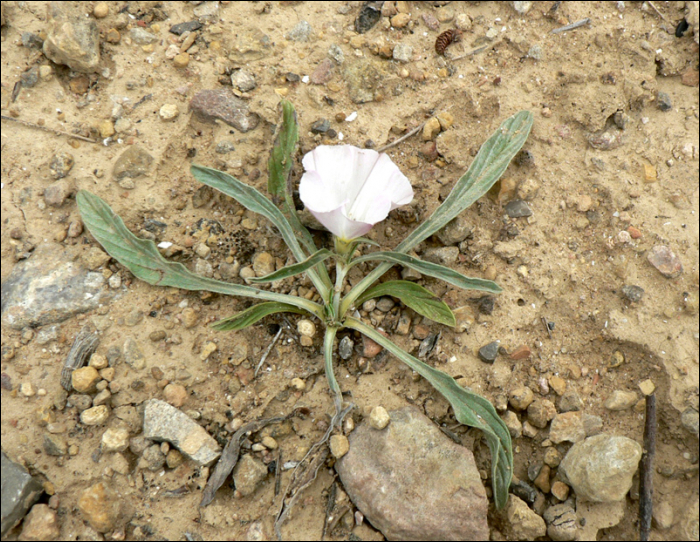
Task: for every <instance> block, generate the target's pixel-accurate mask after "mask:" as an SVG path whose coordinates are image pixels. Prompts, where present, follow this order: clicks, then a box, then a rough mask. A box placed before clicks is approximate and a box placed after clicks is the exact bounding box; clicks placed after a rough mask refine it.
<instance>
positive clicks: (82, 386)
mask: <svg viewBox="0 0 700 542" xmlns="http://www.w3.org/2000/svg"><path fill="white" fill-rule="evenodd" d="M99 380H100V373H98V372H97V369H95V368H94V367H89V366H88V367H81V368H80V369H76V370H75V371H73V373H72V374H71V385H72V386H73V389H74V390H75V391H77V392H78V393H90V392H93V391H95V385H96V384H97V382H98V381H99Z"/></svg>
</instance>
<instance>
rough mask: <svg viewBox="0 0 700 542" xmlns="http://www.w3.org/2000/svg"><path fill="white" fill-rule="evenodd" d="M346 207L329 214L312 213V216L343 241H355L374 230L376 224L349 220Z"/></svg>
mask: <svg viewBox="0 0 700 542" xmlns="http://www.w3.org/2000/svg"><path fill="white" fill-rule="evenodd" d="M344 207H345V206H342V207H339V208H338V209H335V210H334V211H331V212H328V213H319V212H316V211H311V214H313V215H314V216H315V217H316V220H318V221H319V222H320V223H321V224H323V225H324V226H325V227H326V228H327V229H328V231H330V232H331V233H332V234H333V235H335V236H336V237H340V238H341V239H355V238H356V237H361V236H363V235H365V234H366V233H367V232H368V231H369V230H371V229H372V226H374V224H367V223H365V222H357V221H355V220H350V219H349V218H347V217H346V216H345V214H344V213H345V208H344Z"/></svg>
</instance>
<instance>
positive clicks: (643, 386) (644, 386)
mask: <svg viewBox="0 0 700 542" xmlns="http://www.w3.org/2000/svg"><path fill="white" fill-rule="evenodd" d="M639 389H640V390H641V391H642V393H643V394H644V395H651V394H652V393H654V390H655V389H656V385H655V384H654V382H653V381H652V380H651V379H649V378H647V379H646V380H644V381H642V382H640V383H639Z"/></svg>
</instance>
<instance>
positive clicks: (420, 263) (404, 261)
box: [352, 252, 503, 294]
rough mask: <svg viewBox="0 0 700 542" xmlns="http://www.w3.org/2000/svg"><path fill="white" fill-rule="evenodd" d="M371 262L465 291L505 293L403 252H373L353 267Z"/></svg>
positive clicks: (478, 280) (353, 262)
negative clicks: (410, 271) (404, 269)
mask: <svg viewBox="0 0 700 542" xmlns="http://www.w3.org/2000/svg"><path fill="white" fill-rule="evenodd" d="M369 261H378V262H389V263H392V264H399V265H403V266H405V267H410V268H411V269H415V270H416V271H418V272H419V273H422V274H423V275H427V276H429V277H434V278H437V279H441V280H444V281H445V282H448V283H449V284H452V285H453V286H457V287H459V288H463V289H464V290H481V291H484V292H489V293H492V294H499V293H501V292H502V291H503V290H502V289H501V287H500V286H499V285H498V284H496V283H495V282H493V281H491V280H486V279H479V278H471V277H466V276H464V275H462V273H458V272H457V271H455V270H453V269H450V268H449V267H445V266H444V265H439V264H436V263H432V262H426V261H424V260H421V259H419V258H414V257H413V256H409V255H408V254H402V253H401V252H371V253H369V254H365V255H364V256H360V257H359V258H355V259H354V260H353V261H352V265H355V264H358V263H362V262H369Z"/></svg>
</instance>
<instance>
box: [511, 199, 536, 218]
mask: <svg viewBox="0 0 700 542" xmlns="http://www.w3.org/2000/svg"><path fill="white" fill-rule="evenodd" d="M506 213H507V214H508V216H509V217H510V218H520V217H524V216H531V215H532V210H531V209H530V206H529V205H528V204H527V203H526V202H524V201H523V200H521V199H514V200H513V201H509V202H508V203H507V204H506Z"/></svg>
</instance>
